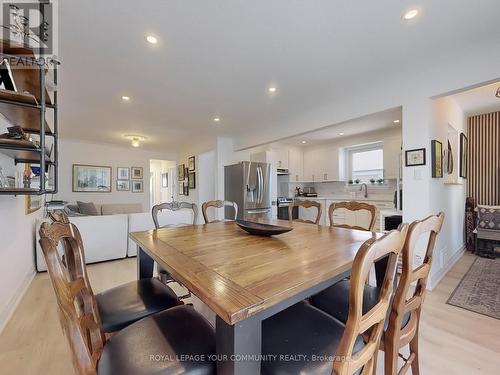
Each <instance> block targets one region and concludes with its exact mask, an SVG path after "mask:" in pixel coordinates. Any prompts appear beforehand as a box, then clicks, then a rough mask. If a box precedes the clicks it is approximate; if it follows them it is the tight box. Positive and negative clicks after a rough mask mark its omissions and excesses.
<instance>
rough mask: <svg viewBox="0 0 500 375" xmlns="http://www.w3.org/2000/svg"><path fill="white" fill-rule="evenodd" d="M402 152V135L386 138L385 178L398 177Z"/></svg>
mask: <svg viewBox="0 0 500 375" xmlns="http://www.w3.org/2000/svg"><path fill="white" fill-rule="evenodd" d="M400 153H401V137H390V138H386V139H384V178H386V179H395V178H397V174H398V165H399V164H398V163H399V155H400Z"/></svg>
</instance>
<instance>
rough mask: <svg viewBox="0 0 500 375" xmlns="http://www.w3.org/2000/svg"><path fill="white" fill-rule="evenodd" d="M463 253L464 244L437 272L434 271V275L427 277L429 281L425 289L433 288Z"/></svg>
mask: <svg viewBox="0 0 500 375" xmlns="http://www.w3.org/2000/svg"><path fill="white" fill-rule="evenodd" d="M464 253H465V244H464V245H463V246H462V247H461V248H460V250H458V251H457V252H456V253H455V254H454V255H453V256H452V257H451V259H450V260H449V261H448V264H446V265H445V266H443V267H442V268H441V269H440V270H439V272H436V273H435V274H434V275H431V277H429V283H428V284H427V289H429V290H433V289H434V288H435V287H436V286H437V285H438V284H439V282H440V281H441V280H442V279H443V277H445V276H446V274H447V273H448V272H449V271H450V270H451V269H452V267H453V266H454V265H455V263H457V262H458V260H459V259H460V258H461V257H462V255H464Z"/></svg>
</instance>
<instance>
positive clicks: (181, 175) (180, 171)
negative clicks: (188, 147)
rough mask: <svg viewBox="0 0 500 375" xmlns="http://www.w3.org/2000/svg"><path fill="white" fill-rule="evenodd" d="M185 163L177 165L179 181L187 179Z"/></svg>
mask: <svg viewBox="0 0 500 375" xmlns="http://www.w3.org/2000/svg"><path fill="white" fill-rule="evenodd" d="M185 172H186V171H185V168H184V164H179V165H178V166H177V179H178V180H179V181H184V180H185V179H186V174H185Z"/></svg>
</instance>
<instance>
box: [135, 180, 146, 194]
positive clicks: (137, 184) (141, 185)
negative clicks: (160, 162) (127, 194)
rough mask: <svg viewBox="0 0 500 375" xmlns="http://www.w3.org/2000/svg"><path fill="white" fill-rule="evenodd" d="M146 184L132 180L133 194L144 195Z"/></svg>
mask: <svg viewBox="0 0 500 375" xmlns="http://www.w3.org/2000/svg"><path fill="white" fill-rule="evenodd" d="M143 192H144V182H143V181H142V180H132V193H143Z"/></svg>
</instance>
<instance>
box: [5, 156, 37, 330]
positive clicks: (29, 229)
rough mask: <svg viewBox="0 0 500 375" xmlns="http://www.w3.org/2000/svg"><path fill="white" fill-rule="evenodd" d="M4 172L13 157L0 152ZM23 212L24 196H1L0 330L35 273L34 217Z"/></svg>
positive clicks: (11, 168)
mask: <svg viewBox="0 0 500 375" xmlns="http://www.w3.org/2000/svg"><path fill="white" fill-rule="evenodd" d="M0 166H1V167H2V169H3V173H4V175H11V176H12V175H14V171H15V167H14V162H13V159H11V158H8V157H5V156H3V155H0ZM41 216H42V209H40V210H38V211H37V212H35V213H32V214H30V215H26V213H25V197H24V196H18V197H14V196H0V301H2V303H1V304H0V332H1V331H2V329H3V328H4V326H5V324H6V323H7V320H8V319H9V318H10V316H11V314H12V313H13V311H14V309H15V307H16V306H17V303H18V302H19V301H20V299H21V297H22V295H23V294H24V291H25V290H26V288H27V287H28V286H29V284H30V282H31V279H32V278H33V276H34V275H35V257H34V254H35V247H34V243H35V239H34V230H35V221H36V220H37V219H38V218H40V217H41Z"/></svg>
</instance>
